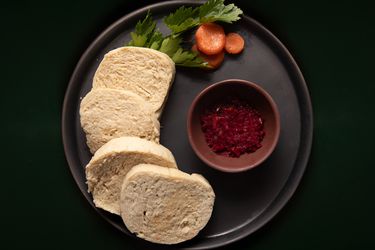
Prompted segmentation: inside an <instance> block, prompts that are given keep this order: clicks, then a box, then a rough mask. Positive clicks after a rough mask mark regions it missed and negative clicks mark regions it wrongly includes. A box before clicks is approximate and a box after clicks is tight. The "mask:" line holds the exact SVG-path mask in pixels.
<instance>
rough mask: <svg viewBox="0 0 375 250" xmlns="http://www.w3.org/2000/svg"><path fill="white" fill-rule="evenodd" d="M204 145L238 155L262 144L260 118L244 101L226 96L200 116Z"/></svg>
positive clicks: (233, 155) (262, 135) (219, 152)
mask: <svg viewBox="0 0 375 250" xmlns="http://www.w3.org/2000/svg"><path fill="white" fill-rule="evenodd" d="M200 122H201V127H202V131H203V133H204V136H205V139H206V142H207V144H208V146H209V147H210V148H211V149H212V150H213V151H214V152H215V153H217V154H220V155H224V156H229V157H240V156H241V155H242V154H245V153H251V152H255V151H256V150H257V149H259V148H260V147H262V144H261V142H262V140H263V138H264V135H265V132H264V125H263V123H264V120H263V119H262V117H261V116H260V114H259V112H258V111H257V110H256V109H254V108H253V107H251V106H250V105H249V104H248V103H247V102H246V101H244V100H242V99H239V98H237V97H229V98H227V99H225V100H223V102H218V103H215V104H213V105H212V106H210V107H208V108H206V110H205V111H204V112H203V113H202V115H201V116H200Z"/></svg>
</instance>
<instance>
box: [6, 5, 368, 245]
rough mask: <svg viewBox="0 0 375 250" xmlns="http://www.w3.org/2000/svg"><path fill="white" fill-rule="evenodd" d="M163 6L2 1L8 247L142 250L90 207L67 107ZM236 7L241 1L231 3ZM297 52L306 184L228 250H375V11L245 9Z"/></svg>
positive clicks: (287, 7) (341, 7) (327, 7)
mask: <svg viewBox="0 0 375 250" xmlns="http://www.w3.org/2000/svg"><path fill="white" fill-rule="evenodd" d="M153 2H156V1H140V0H137V1H125V0H106V1H92V0H84V1H83V0H82V1H80V0H76V1H58V2H53V1H51V2H38V1H30V2H19V1H14V2H8V3H1V5H0V8H1V14H0V27H1V30H0V32H1V38H0V40H1V41H0V44H1V47H0V50H1V56H0V63H1V67H0V70H1V74H0V75H1V78H0V82H1V89H0V91H1V96H0V109H1V110H0V111H1V116H0V117H1V122H0V124H1V125H0V126H1V133H2V134H1V139H2V140H1V151H0V152H1V160H2V161H1V167H2V171H1V177H0V178H1V180H0V185H1V186H0V190H1V193H0V194H1V196H0V197H1V213H0V216H1V220H0V221H1V223H0V225H1V231H2V233H1V234H0V235H1V236H0V239H1V246H2V247H1V248H2V249H4V248H3V246H5V248H6V249H29V248H38V249H43V248H45V249H50V248H59V249H68V248H73V247H74V248H78V247H81V248H82V249H86V248H87V249H134V248H135V247H136V246H135V243H134V242H133V241H132V240H130V239H129V238H127V237H126V236H125V235H123V234H121V233H120V232H118V231H117V230H116V229H114V228H113V227H111V226H110V225H109V224H107V223H106V222H105V221H104V220H103V219H101V218H100V217H99V216H98V215H97V214H96V213H95V211H94V210H93V209H92V208H91V207H90V206H89V204H88V203H87V202H86V201H85V199H84V198H83V196H82V195H81V193H80V192H79V190H78V187H77V186H76V184H75V182H74V180H73V178H72V176H71V174H70V172H69V170H68V166H67V163H66V161H65V157H64V152H63V147H62V141H61V132H60V131H61V125H60V122H61V108H62V102H63V96H64V92H65V89H66V87H67V83H68V81H69V77H70V75H71V73H72V71H73V69H74V67H75V65H76V63H77V61H78V59H79V57H80V56H81V54H82V53H83V52H84V50H85V49H86V48H87V47H88V45H89V44H90V43H91V42H92V41H93V39H94V38H95V37H96V36H97V35H99V33H100V32H101V31H103V30H104V29H105V28H106V27H107V26H108V25H110V24H111V23H112V22H114V21H115V20H117V19H118V18H120V17H121V16H123V15H125V14H127V13H128V12H130V11H132V10H134V9H136V8H139V7H141V6H144V5H146V3H153ZM227 2H229V1H227ZM236 3H237V4H238V5H239V6H240V7H241V8H242V9H243V10H244V11H245V12H246V13H247V14H248V15H250V16H252V17H254V18H255V19H257V20H258V21H260V22H261V23H262V24H264V25H265V26H266V27H267V28H269V29H270V30H271V31H272V32H273V33H274V34H275V35H276V36H278V37H279V38H280V39H281V41H282V42H284V44H285V45H286V46H287V47H288V48H289V49H290V51H291V53H292V54H293V55H294V56H295V58H296V60H297V62H298V63H299V65H300V67H301V70H302V72H303V74H304V76H305V78H306V81H307V84H308V87H309V89H310V93H311V97H312V102H313V108H314V119H315V121H314V126H315V130H314V144H313V150H312V154H311V158H310V163H309V165H308V168H307V171H306V173H305V176H304V178H303V179H302V182H301V185H300V186H299V188H298V190H297V192H296V194H295V195H294V196H293V198H292V199H291V201H290V202H289V203H288V204H287V206H286V207H285V208H284V209H283V210H282V211H281V213H279V214H278V215H277V216H276V218H275V219H273V220H272V221H271V222H270V223H269V224H267V225H266V226H265V227H264V228H262V229H261V230H259V231H258V232H256V233H255V234H253V235H251V236H250V237H247V238H246V239H244V240H242V241H240V242H238V243H235V244H233V245H231V246H230V247H228V248H226V249H279V248H281V249H355V248H359V249H366V248H367V249H370V248H374V247H375V242H374V231H375V230H374V224H375V216H374V212H375V202H374V197H375V194H374V191H375V190H374V185H373V180H374V176H375V170H374V169H375V166H374V163H373V156H374V155H375V154H374V153H375V145H374V144H375V143H374V140H375V136H374V129H375V126H374V121H375V118H374V116H375V112H374V108H375V102H374V100H373V96H374V92H375V87H374V85H375V84H374V77H373V76H374V69H373V68H374V56H375V53H374V52H375V51H374V46H375V22H374V18H375V17H374V10H375V8H374V7H373V6H371V5H370V3H371V1H361V0H355V1H345V0H342V1H328V0H325V1H323V0H315V1H297V0H284V1H276V0H274V1H271V0H267V1H266V0H257V1H236Z"/></svg>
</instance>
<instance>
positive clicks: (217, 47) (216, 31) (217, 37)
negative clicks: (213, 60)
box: [195, 23, 225, 55]
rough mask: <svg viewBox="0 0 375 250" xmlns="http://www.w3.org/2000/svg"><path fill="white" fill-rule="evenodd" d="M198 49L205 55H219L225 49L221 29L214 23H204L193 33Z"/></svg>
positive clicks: (223, 34)
mask: <svg viewBox="0 0 375 250" xmlns="http://www.w3.org/2000/svg"><path fill="white" fill-rule="evenodd" d="M195 41H196V42H197V46H198V49H199V50H200V51H201V52H202V53H204V54H206V55H215V54H219V53H220V52H221V51H222V50H223V49H224V47H225V33H224V29H223V27H221V26H220V25H218V24H215V23H204V24H202V25H201V26H199V28H198V29H197V32H196V33H195Z"/></svg>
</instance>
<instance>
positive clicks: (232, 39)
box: [225, 33, 245, 54]
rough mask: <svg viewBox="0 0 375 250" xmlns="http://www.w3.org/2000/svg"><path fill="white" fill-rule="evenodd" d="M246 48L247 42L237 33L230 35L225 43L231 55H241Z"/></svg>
mask: <svg viewBox="0 0 375 250" xmlns="http://www.w3.org/2000/svg"><path fill="white" fill-rule="evenodd" d="M244 47H245V41H244V39H243V38H242V36H241V35H239V34H237V33H228V34H227V37H226V42H225V50H226V51H227V52H228V53H229V54H239V53H241V51H242V50H243V49H244Z"/></svg>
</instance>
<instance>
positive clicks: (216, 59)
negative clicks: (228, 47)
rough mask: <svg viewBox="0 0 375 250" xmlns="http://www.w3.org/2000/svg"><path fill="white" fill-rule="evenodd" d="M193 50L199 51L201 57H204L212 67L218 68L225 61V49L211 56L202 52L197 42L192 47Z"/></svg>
mask: <svg viewBox="0 0 375 250" xmlns="http://www.w3.org/2000/svg"><path fill="white" fill-rule="evenodd" d="M191 50H192V51H196V52H198V53H199V55H200V57H202V58H203V60H204V61H205V62H207V63H208V66H210V67H211V68H212V69H217V68H218V67H219V66H220V65H221V64H222V63H223V61H224V50H222V51H220V52H219V53H218V54H215V55H210V56H209V55H206V54H203V53H202V52H200V51H199V50H198V48H197V45H195V44H194V45H193V47H191Z"/></svg>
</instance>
